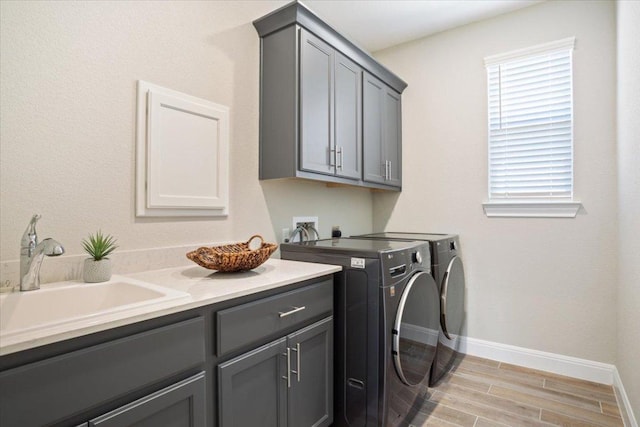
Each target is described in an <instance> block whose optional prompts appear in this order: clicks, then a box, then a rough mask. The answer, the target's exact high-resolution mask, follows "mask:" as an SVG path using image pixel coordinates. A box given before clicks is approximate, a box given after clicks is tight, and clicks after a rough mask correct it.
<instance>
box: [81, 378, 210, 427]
mask: <svg viewBox="0 0 640 427" xmlns="http://www.w3.org/2000/svg"><path fill="white" fill-rule="evenodd" d="M205 399H206V380H205V373H204V372H200V373H199V374H197V375H194V376H192V377H190V378H187V379H185V380H183V381H180V382H178V383H176V384H174V385H172V386H170V387H167V388H164V389H162V390H160V391H157V392H155V393H152V394H150V395H149V396H146V397H144V398H142V399H139V400H136V401H135V402H132V403H130V404H128V405H125V406H123V407H121V408H118V409H116V410H114V411H111V412H109V413H107V414H104V415H102V416H100V417H97V418H94V419H92V420H91V421H89V423H88V427H133V426H135V427H157V426H163V427H205V426H206V420H205V413H206V411H205Z"/></svg>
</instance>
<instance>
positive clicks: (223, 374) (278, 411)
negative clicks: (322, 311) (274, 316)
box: [218, 317, 333, 427]
mask: <svg viewBox="0 0 640 427" xmlns="http://www.w3.org/2000/svg"><path fill="white" fill-rule="evenodd" d="M218 381H219V383H218V384H219V412H220V426H221V427H231V426H235V427H242V426H250V425H260V426H271V427H278V426H291V427H294V426H295V427H311V426H316V427H321V426H328V425H330V424H331V423H332V422H333V318H332V317H328V318H326V319H323V320H321V321H319V322H317V323H314V324H312V325H310V326H308V327H306V328H303V329H301V330H299V331H296V332H294V333H292V334H289V335H288V336H286V337H282V338H280V339H278V340H276V341H273V342H271V343H269V344H266V345H264V346H262V347H259V348H257V349H255V350H252V351H249V352H247V353H245V354H242V355H240V356H238V357H236V358H234V359H231V360H229V361H228V362H226V363H223V364H221V365H219V366H218Z"/></svg>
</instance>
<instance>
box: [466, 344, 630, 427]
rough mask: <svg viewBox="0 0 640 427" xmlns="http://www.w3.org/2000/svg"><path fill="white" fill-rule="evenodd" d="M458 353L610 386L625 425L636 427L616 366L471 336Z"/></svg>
mask: <svg viewBox="0 0 640 427" xmlns="http://www.w3.org/2000/svg"><path fill="white" fill-rule="evenodd" d="M460 352H461V353H464V354H469V355H471V356H478V357H483V358H485V359H492V360H497V361H499V362H505V363H511V364H514V365H519V366H524V367H527V368H531V369H538V370H541V371H546V372H552V373H554V374H559V375H566V376H569V377H573V378H579V379H583V380H587V381H593V382H596V383H601V384H607V385H612V386H613V387H614V390H615V392H616V398H617V399H618V404H619V406H620V409H621V411H623V412H626V414H622V415H623V419H624V422H625V426H626V427H638V423H637V422H636V419H635V417H634V415H633V410H632V409H631V402H630V401H629V398H628V397H627V394H626V392H625V390H624V386H623V385H622V380H621V379H620V375H619V374H618V369H617V368H616V367H615V365H611V364H608V363H601V362H594V361H592V360H586V359H579V358H577V357H571V356H564V355H562V354H555V353H547V352H545V351H538V350H532V349H529V348H523V347H516V346H513V345H508V344H501V343H496V342H491V341H484V340H480V339H476V338H470V337H461V343H460ZM625 416H626V417H625Z"/></svg>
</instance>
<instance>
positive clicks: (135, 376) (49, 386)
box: [0, 317, 205, 426]
mask: <svg viewBox="0 0 640 427" xmlns="http://www.w3.org/2000/svg"><path fill="white" fill-rule="evenodd" d="M204 359H205V350H204V321H203V319H202V318H201V317H198V318H195V319H191V320H187V321H184V322H179V323H176V324H173V325H169V326H165V327H161V328H157V329H153V330H150V331H146V332H142V333H139V334H135V335H132V336H129V337H125V338H121V339H118V340H114V341H109V342H106V343H104V344H99V345H96V346H93V347H88V348H86V349H82V350H78V351H74V352H71V353H68V354H64V355H61V356H57V357H52V358H50V359H46V360H43V361H40V362H35V363H31V364H28V365H24V366H21V367H19V368H15V369H11V370H8V371H5V372H2V373H0V425H7V426H12V425H16V426H17V425H25V426H26V425H34V426H35V425H45V424H49V423H52V422H56V421H60V420H62V419H64V418H67V417H70V416H72V415H74V414H77V413H80V412H82V411H84V410H87V409H88V408H90V407H93V406H97V405H100V404H102V403H106V402H108V401H109V400H112V399H115V398H117V397H120V396H123V395H125V394H127V393H129V392H131V391H134V390H136V389H139V388H142V387H145V386H149V385H152V384H153V383H155V382H157V381H160V380H162V379H164V378H168V377H170V376H172V375H176V374H179V373H180V372H182V371H184V370H186V369H188V368H191V367H193V366H198V365H200V364H202V363H204ZM34 404H35V405H36V406H37V410H35V411H34V410H33V409H34V406H33V405H34Z"/></svg>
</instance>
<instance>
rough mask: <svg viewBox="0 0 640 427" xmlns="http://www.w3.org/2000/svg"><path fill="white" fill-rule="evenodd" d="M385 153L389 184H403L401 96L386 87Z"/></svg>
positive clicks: (384, 101)
mask: <svg viewBox="0 0 640 427" xmlns="http://www.w3.org/2000/svg"><path fill="white" fill-rule="evenodd" d="M383 104H384V105H383V109H384V120H383V124H384V127H383V132H384V138H383V140H384V153H385V158H386V160H387V184H389V185H393V186H395V187H400V186H401V184H402V143H401V141H402V135H401V132H402V123H401V120H402V116H401V110H400V108H401V103H400V94H399V93H397V92H396V91H394V90H393V89H391V88H389V87H386V86H385V93H384V96H383Z"/></svg>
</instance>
